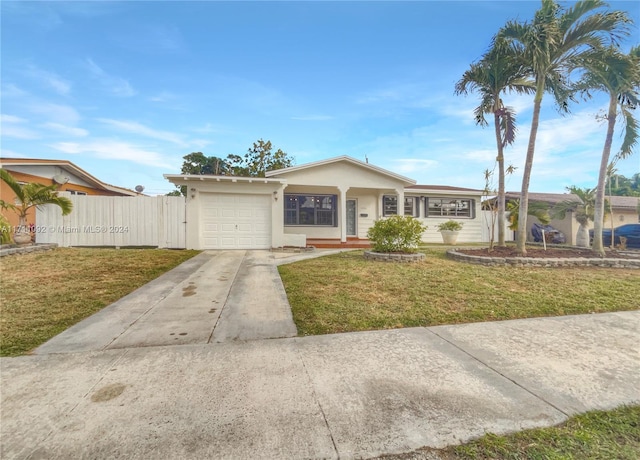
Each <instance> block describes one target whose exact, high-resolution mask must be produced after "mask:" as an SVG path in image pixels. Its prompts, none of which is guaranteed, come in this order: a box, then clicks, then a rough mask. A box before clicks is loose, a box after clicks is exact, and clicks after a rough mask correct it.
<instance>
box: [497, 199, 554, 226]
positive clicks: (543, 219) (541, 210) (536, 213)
mask: <svg viewBox="0 0 640 460" xmlns="http://www.w3.org/2000/svg"><path fill="white" fill-rule="evenodd" d="M507 211H508V212H509V230H513V231H517V230H518V225H519V223H520V222H519V212H520V200H513V201H509V202H508V203H507ZM527 212H528V213H529V214H527V215H529V216H533V217H535V218H536V219H538V221H539V222H540V223H541V224H542V225H548V224H549V222H551V217H550V216H549V206H548V205H546V204H545V203H540V202H539V201H534V202H532V203H530V204H529V206H528V207H527Z"/></svg>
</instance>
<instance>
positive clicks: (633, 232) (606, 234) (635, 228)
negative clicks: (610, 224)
mask: <svg viewBox="0 0 640 460" xmlns="http://www.w3.org/2000/svg"><path fill="white" fill-rule="evenodd" d="M613 235H614V238H615V240H614V243H615V244H614V246H617V245H619V244H620V237H621V236H624V237H625V238H626V239H627V248H629V249H640V224H625V225H621V226H620V227H616V228H614V229H613ZM589 238H590V239H591V241H593V230H589ZM602 244H603V245H604V246H605V247H607V246H611V229H610V228H605V229H603V230H602Z"/></svg>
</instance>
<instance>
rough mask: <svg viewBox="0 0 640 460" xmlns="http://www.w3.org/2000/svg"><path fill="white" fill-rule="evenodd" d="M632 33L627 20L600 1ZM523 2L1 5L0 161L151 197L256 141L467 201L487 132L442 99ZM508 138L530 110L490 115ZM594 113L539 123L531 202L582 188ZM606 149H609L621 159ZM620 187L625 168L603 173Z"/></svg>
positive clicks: (526, 101)
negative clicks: (199, 161)
mask: <svg viewBox="0 0 640 460" xmlns="http://www.w3.org/2000/svg"><path fill="white" fill-rule="evenodd" d="M611 6H612V7H613V8H616V9H623V10H625V11H627V12H628V13H629V14H630V15H631V16H632V17H633V19H634V20H635V21H636V26H635V27H634V29H633V32H632V35H631V37H630V38H629V39H628V40H627V42H626V44H625V49H628V48H629V47H630V46H631V44H634V43H638V42H639V41H640V37H639V34H638V28H637V24H640V4H639V3H637V2H631V1H618V2H611ZM538 7H539V2H529V1H446V2H445V1H428V2H427V1H425V2H277V3H275V2H258V3H255V2H207V1H200V2H187V1H184V2H163V1H161V2H154V1H135V2H75V1H74V2H57V1H54V2H31V1H28V2H24V1H23V2H17V1H3V2H2V4H1V6H0V8H1V9H2V11H1V13H2V45H1V46H2V49H1V51H2V69H1V75H2V88H1V89H2V96H1V97H2V99H1V104H2V105H1V113H2V119H1V123H2V125H1V126H2V145H1V148H2V156H5V157H30V158H55V159H67V160H70V161H72V162H74V163H76V164H77V165H78V166H80V167H81V168H83V169H85V170H86V171H88V172H89V173H91V174H93V175H95V176H96V177H98V178H99V179H101V180H103V181H105V182H108V183H111V184H114V185H118V186H123V187H128V188H133V187H135V186H136V185H138V184H141V185H143V186H145V193H149V194H152V195H153V194H161V193H166V192H168V191H171V190H172V189H173V186H172V185H171V184H170V183H169V182H167V181H166V180H165V179H164V178H163V177H162V174H163V173H179V171H180V167H181V165H182V157H183V156H184V155H186V154H188V153H191V152H194V151H202V152H203V153H205V154H206V155H209V156H213V155H215V156H219V157H226V156H227V155H228V154H231V153H233V154H244V153H245V152H246V151H247V149H248V148H249V147H250V146H251V144H252V143H253V142H254V141H256V140H257V139H259V138H263V139H265V140H267V139H269V140H271V142H272V143H273V145H274V147H275V148H276V149H277V148H281V149H282V150H284V151H285V152H287V153H288V154H290V155H291V156H293V157H294V158H295V161H296V164H303V163H307V162H312V161H317V160H322V159H326V158H330V157H334V156H339V155H349V156H352V157H354V158H357V159H360V160H364V159H365V156H367V157H368V158H369V162H370V163H373V164H375V165H377V166H380V167H383V168H387V169H389V170H391V171H394V172H397V173H400V174H403V175H406V176H408V177H411V178H413V179H416V180H417V181H418V183H421V184H442V185H453V186H461V187H472V188H483V187H484V180H483V171H484V170H485V169H491V168H493V166H494V158H495V139H494V137H493V131H492V129H491V128H490V127H489V128H484V129H483V128H481V127H478V126H476V125H475V124H474V120H473V113H472V111H473V108H474V107H475V105H477V98H476V97H475V96H474V95H469V96H466V97H464V96H454V94H453V91H454V85H455V82H456V81H457V80H458V79H459V78H460V77H461V76H462V73H463V72H464V71H465V70H466V69H467V68H468V66H469V64H470V63H471V62H473V61H474V60H477V59H478V58H479V57H480V56H481V55H482V53H483V52H484V51H485V50H486V49H487V47H488V45H489V43H490V40H491V37H492V36H493V34H494V33H495V32H496V31H497V30H498V28H499V27H500V26H502V25H503V24H504V23H505V22H506V21H507V20H509V19H520V20H528V19H530V18H531V17H532V16H533V12H534V11H535V10H536V9H537V8H538ZM505 101H506V103H507V104H508V105H510V106H513V107H514V108H515V109H516V110H517V112H518V122H519V137H518V141H517V143H516V144H515V145H514V146H513V147H511V148H509V149H508V150H507V151H506V156H507V163H511V164H513V165H514V166H516V167H517V168H518V169H517V170H516V173H515V174H514V175H513V176H511V177H510V178H509V179H508V183H507V188H508V189H509V190H519V189H520V185H521V175H520V174H521V172H522V169H523V165H524V155H525V150H526V143H527V139H528V135H529V123H530V116H531V111H532V98H531V97H528V96H527V97H520V96H518V97H511V96H508V97H506V98H505ZM604 107H605V101H604V98H602V97H598V98H595V99H593V100H591V101H589V102H586V103H580V104H578V105H575V106H573V107H572V114H571V115H569V116H564V117H563V116H561V115H559V114H558V113H557V112H556V111H555V110H554V108H553V106H552V105H551V101H550V99H549V98H547V100H546V104H544V107H543V114H542V118H541V126H540V131H539V135H538V143H537V149H536V157H535V160H534V167H533V173H532V178H531V187H530V190H531V191H532V192H563V191H564V187H566V186H569V185H578V186H585V187H587V186H588V187H592V186H594V185H595V183H596V180H597V170H598V166H599V158H600V155H601V152H602V144H603V142H604V135H605V126H604V124H602V123H601V122H598V121H597V120H596V116H597V115H598V114H599V113H600V114H601V113H602V110H603V109H604ZM620 140H621V139H620V137H619V134H618V133H617V134H616V137H615V143H614V149H615V147H616V146H617V145H619V144H620ZM618 171H619V172H620V173H621V174H624V175H625V176H627V177H630V176H632V175H633V174H635V173H636V172H639V171H640V153H636V154H635V155H634V156H633V157H632V158H630V159H628V160H625V161H623V162H620V163H619V164H618Z"/></svg>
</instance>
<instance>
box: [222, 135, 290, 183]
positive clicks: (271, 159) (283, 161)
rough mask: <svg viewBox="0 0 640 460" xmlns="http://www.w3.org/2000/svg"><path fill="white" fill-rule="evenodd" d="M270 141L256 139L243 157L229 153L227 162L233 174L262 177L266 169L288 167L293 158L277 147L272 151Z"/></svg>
mask: <svg viewBox="0 0 640 460" xmlns="http://www.w3.org/2000/svg"><path fill="white" fill-rule="evenodd" d="M272 149H273V146H272V145H271V141H264V140H262V139H258V140H257V141H256V142H254V143H253V146H252V147H251V148H250V149H248V150H247V153H246V154H245V155H244V157H241V156H240V155H229V156H228V157H227V160H226V161H227V163H228V164H229V169H230V171H231V174H232V175H234V176H249V177H264V176H265V173H266V172H267V171H273V170H275V169H283V168H288V167H290V166H292V165H293V163H294V160H293V158H292V157H290V156H289V155H288V154H287V153H285V152H283V151H282V150H280V149H278V150H276V151H275V152H272Z"/></svg>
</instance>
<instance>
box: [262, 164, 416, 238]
mask: <svg viewBox="0 0 640 460" xmlns="http://www.w3.org/2000/svg"><path fill="white" fill-rule="evenodd" d="M273 177H281V178H284V179H286V180H287V186H286V188H285V189H284V193H286V194H289V193H292V194H293V193H296V194H303V193H304V194H314V193H318V194H332V195H338V226H337V227H319V226H305V227H302V226H287V227H284V232H285V233H288V234H300V233H304V234H306V235H307V238H334V239H335V238H340V239H346V228H345V226H344V219H345V217H346V210H345V209H344V207H345V203H346V200H348V199H355V200H357V210H356V222H357V229H356V230H357V236H358V237H359V238H366V237H367V230H369V227H370V226H371V225H373V222H375V220H376V219H378V218H379V217H380V209H381V207H380V206H379V204H378V201H379V200H381V196H382V195H383V194H395V195H403V194H404V187H405V185H406V184H405V183H404V182H403V181H401V180H399V179H395V178H394V177H391V176H389V175H386V174H382V173H378V172H376V171H372V170H368V169H365V168H363V167H361V166H358V165H355V164H352V163H349V162H336V163H330V164H326V165H318V166H315V167H313V168H309V169H301V170H296V171H290V172H287V173H285V174H279V175H276V176H273ZM361 214H367V217H360V215H361ZM274 215H275V214H274ZM281 216H282V217H281V219H282V222H284V214H281ZM276 218H277V217H276Z"/></svg>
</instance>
